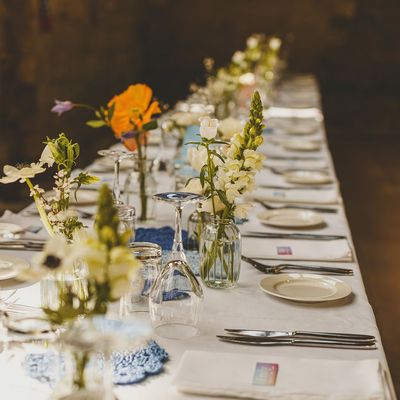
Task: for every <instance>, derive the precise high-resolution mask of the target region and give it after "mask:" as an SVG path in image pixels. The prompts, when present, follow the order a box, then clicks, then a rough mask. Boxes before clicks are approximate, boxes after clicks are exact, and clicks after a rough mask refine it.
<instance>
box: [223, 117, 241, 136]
mask: <svg viewBox="0 0 400 400" xmlns="http://www.w3.org/2000/svg"><path fill="white" fill-rule="evenodd" d="M242 129H243V123H242V121H240V120H239V119H236V118H233V117H228V118H225V119H223V120H222V121H220V122H219V126H218V130H219V131H220V132H221V134H222V137H223V138H224V139H225V140H230V139H231V138H232V137H233V135H234V134H235V133H239V132H241V131H242Z"/></svg>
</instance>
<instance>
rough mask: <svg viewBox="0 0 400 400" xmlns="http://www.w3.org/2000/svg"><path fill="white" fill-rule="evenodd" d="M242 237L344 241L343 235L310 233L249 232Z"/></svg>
mask: <svg viewBox="0 0 400 400" xmlns="http://www.w3.org/2000/svg"><path fill="white" fill-rule="evenodd" d="M241 236H242V237H254V238H268V239H302V240H338V239H346V236H344V235H317V234H311V233H273V232H253V231H249V232H246V233H242V234H241Z"/></svg>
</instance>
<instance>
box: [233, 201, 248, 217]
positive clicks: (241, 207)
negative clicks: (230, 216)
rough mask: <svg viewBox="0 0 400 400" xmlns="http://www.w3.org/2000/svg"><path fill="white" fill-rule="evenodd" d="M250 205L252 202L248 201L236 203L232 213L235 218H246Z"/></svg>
mask: <svg viewBox="0 0 400 400" xmlns="http://www.w3.org/2000/svg"><path fill="white" fill-rule="evenodd" d="M251 207H252V204H248V203H241V204H237V205H236V207H235V210H234V212H233V213H234V215H235V217H236V218H246V217H247V213H248V212H249V209H250V208H251Z"/></svg>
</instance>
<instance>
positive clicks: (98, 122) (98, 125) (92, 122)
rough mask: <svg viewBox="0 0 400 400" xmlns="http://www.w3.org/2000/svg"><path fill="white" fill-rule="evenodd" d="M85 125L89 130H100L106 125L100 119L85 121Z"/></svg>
mask: <svg viewBox="0 0 400 400" xmlns="http://www.w3.org/2000/svg"><path fill="white" fill-rule="evenodd" d="M86 125H89V126H90V127H91V128H101V127H102V126H106V125H107V124H106V122H105V121H103V120H102V119H92V120H90V121H86Z"/></svg>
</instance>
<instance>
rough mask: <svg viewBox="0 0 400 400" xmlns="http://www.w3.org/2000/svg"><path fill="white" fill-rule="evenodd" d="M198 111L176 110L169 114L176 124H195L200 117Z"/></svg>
mask: <svg viewBox="0 0 400 400" xmlns="http://www.w3.org/2000/svg"><path fill="white" fill-rule="evenodd" d="M201 115H202V114H200V113H191V112H183V111H182V112H176V113H174V114H172V115H171V119H172V120H173V121H174V122H175V124H176V125H178V126H189V125H195V124H197V121H198V120H199V118H200V117H201Z"/></svg>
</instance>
